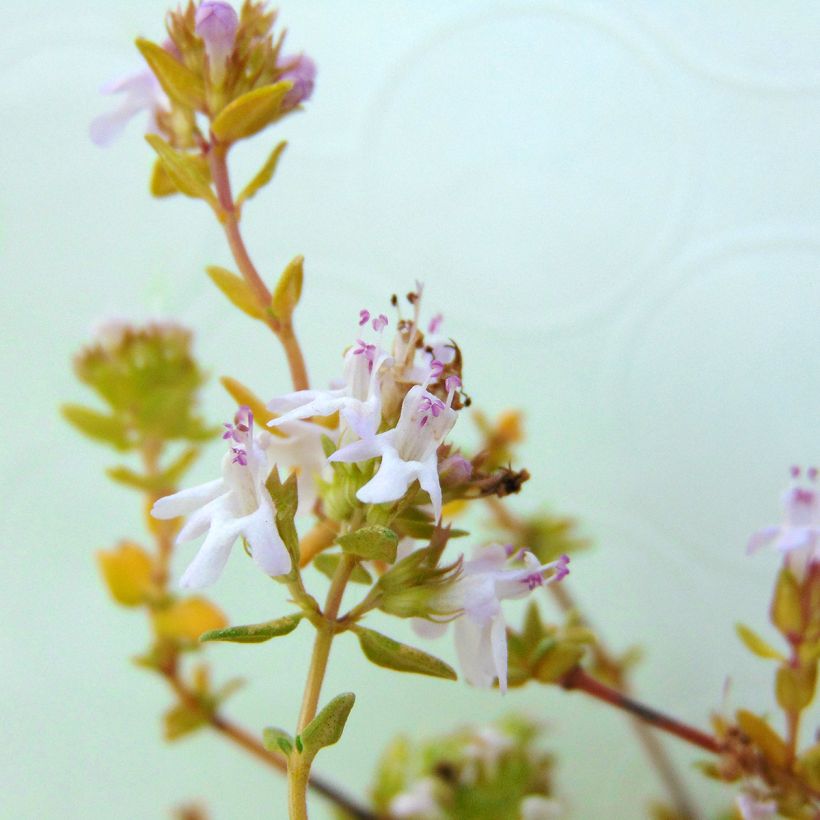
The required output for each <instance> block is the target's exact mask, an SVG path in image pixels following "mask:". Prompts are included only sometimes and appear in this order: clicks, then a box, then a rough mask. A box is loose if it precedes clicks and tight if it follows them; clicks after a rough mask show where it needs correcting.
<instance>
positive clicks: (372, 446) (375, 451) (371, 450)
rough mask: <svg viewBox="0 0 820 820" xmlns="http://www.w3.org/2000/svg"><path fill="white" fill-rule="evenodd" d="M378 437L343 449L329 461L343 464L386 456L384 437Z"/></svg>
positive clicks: (360, 441)
mask: <svg viewBox="0 0 820 820" xmlns="http://www.w3.org/2000/svg"><path fill="white" fill-rule="evenodd" d="M385 435H386V434H384V433H383V434H382V435H380V436H376V437H375V438H367V439H364V438H363V439H361V440H359V441H354V442H352V443H351V444H348V445H346V446H344V447H342V448H341V449H340V450H337V451H336V452H335V453H333V454H332V455H331V456H330V458H328V461H341V462H342V463H352V462H356V461H367V460H369V459H371V458H376V457H377V456H381V455H384V450H385V446H384V445H385V444H386V443H388V442H386V441H385V439H384V436H385Z"/></svg>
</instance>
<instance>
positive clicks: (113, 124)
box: [89, 66, 169, 148]
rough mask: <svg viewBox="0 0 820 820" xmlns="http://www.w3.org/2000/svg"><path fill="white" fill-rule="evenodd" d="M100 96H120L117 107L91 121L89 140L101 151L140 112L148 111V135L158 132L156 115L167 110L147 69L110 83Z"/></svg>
mask: <svg viewBox="0 0 820 820" xmlns="http://www.w3.org/2000/svg"><path fill="white" fill-rule="evenodd" d="M100 91H101V93H103V94H122V95H123V100H122V103H121V104H120V106H119V108H117V109H115V110H114V111H110V112H109V113H107V114H102V115H100V116H99V117H97V118H96V119H94V120H92V122H91V126H90V128H89V131H90V134H91V140H92V142H94V143H95V144H96V145H99V146H100V147H101V148H105V147H106V146H108V145H111V143H112V142H114V140H116V139H117V137H118V136H119V135H120V134H121V133H122V131H123V129H124V128H125V126H126V125H128V123H129V122H130V121H131V120H132V119H133V118H134V117H136V116H137V114H139V113H140V112H141V111H147V112H148V117H149V119H148V127H147V128H146V131H147V133H153V132H154V131H156V130H157V113H158V112H165V111H168V109H169V102H168V98H167V97H166V96H165V92H163V90H162V88H161V87H160V84H159V81H158V80H157V78H156V77H155V76H154V75H153V73H152V72H151V71H150V70H149V68H148V66H145V68H143V69H141V70H140V71H135V72H133V73H131V74H127V75H125V76H124V77H120V78H119V79H117V80H112V81H111V82H109V83H106V84H105V85H104V86H103V87H102V88H101V89H100Z"/></svg>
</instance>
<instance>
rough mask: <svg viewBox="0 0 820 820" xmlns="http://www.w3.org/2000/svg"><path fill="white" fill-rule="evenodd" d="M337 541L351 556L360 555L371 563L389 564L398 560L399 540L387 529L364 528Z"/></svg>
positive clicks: (376, 527)
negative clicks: (382, 562)
mask: <svg viewBox="0 0 820 820" xmlns="http://www.w3.org/2000/svg"><path fill="white" fill-rule="evenodd" d="M336 540H337V541H338V543H339V545H340V546H341V548H342V549H343V550H344V551H345V552H347V553H349V554H350V555H358V556H359V557H360V558H365V559H367V560H370V561H387V563H389V564H392V563H393V562H394V561H395V560H396V549H397V548H398V544H399V538H398V536H397V535H396V533H394V532H393V530H391V529H388V528H387V527H378V526H370V527H362V528H361V529H358V530H356V531H355V532H349V533H347V535H342V536H340V537H339V538H338V539H336Z"/></svg>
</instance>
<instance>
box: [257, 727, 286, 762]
mask: <svg viewBox="0 0 820 820" xmlns="http://www.w3.org/2000/svg"><path fill="white" fill-rule="evenodd" d="M262 743H263V744H264V745H265V748H266V749H267V750H268V751H269V752H274V753H279V752H281V753H282V754H285V755H290V753H291V752H292V751H293V737H292V736H291V734H290V732H288V731H286V730H285V729H280V728H279V727H278V726H266V727H265V728H264V729H263V730H262Z"/></svg>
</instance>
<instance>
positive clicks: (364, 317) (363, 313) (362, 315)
mask: <svg viewBox="0 0 820 820" xmlns="http://www.w3.org/2000/svg"><path fill="white" fill-rule="evenodd" d="M369 319H370V311H369V310H365V309H364V308H362V310H360V311H359V327H362V326H364V325H366V324H367V322H368V320H369Z"/></svg>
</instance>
